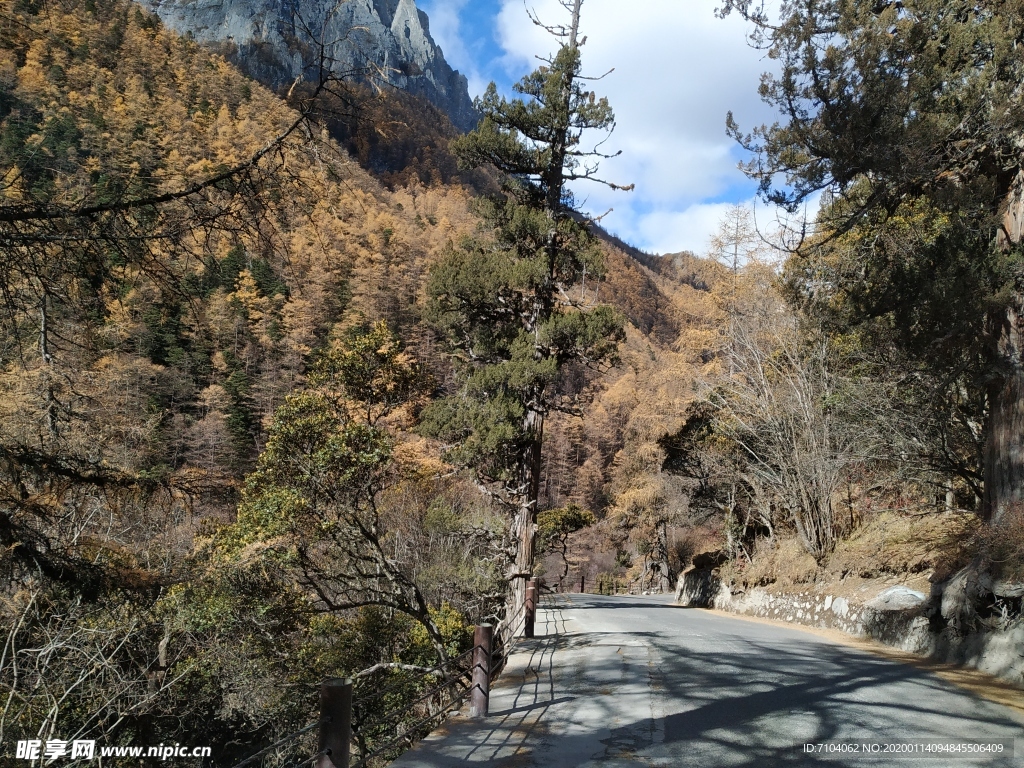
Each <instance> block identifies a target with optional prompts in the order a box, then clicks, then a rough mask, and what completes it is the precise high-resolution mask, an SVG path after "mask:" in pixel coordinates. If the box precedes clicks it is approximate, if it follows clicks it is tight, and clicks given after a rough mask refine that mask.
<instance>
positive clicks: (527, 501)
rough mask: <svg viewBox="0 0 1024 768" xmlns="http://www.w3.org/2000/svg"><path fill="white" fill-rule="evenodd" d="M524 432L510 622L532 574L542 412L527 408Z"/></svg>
mask: <svg viewBox="0 0 1024 768" xmlns="http://www.w3.org/2000/svg"><path fill="white" fill-rule="evenodd" d="M524 427H525V431H526V434H528V435H530V436H531V437H532V439H531V441H530V443H529V445H527V447H526V449H525V450H524V451H523V458H522V464H521V466H520V488H523V489H524V490H525V494H524V495H523V496H521V497H520V503H519V509H518V510H517V511H516V519H515V529H514V532H515V535H516V538H517V548H516V561H515V573H514V574H513V580H512V604H511V605H510V606H509V608H510V611H509V616H510V617H511V621H512V623H513V624H514V623H515V622H517V621H518V620H519V617H520V616H522V615H523V610H524V609H525V607H526V581H527V579H529V578H530V577H531V576H532V575H533V565H534V556H535V550H536V547H535V544H536V538H537V499H538V497H539V496H540V474H541V445H542V443H543V439H544V414H543V413H541V412H540V411H538V410H535V409H532V408H531V409H530V410H528V411H527V413H526V419H525V423H524Z"/></svg>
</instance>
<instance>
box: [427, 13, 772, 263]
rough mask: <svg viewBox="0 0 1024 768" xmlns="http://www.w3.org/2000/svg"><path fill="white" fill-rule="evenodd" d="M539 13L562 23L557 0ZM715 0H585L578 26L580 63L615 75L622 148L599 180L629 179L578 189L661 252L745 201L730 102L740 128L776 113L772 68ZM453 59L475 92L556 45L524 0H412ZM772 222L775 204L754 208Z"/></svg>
mask: <svg viewBox="0 0 1024 768" xmlns="http://www.w3.org/2000/svg"><path fill="white" fill-rule="evenodd" d="M528 2H529V7H530V8H532V9H534V10H535V11H536V12H537V14H538V15H539V16H540V17H541V18H542V19H544V20H545V21H550V22H555V23H557V22H561V21H563V20H564V19H565V12H564V10H563V9H562V8H561V7H560V5H559V4H558V2H557V0H528ZM718 4H720V0H631V2H629V3H626V2H623V0H586V1H585V3H584V6H583V15H582V25H581V26H582V32H583V34H585V35H586V36H587V37H588V42H587V44H586V46H585V47H584V48H583V63H584V69H585V71H587V72H589V73H592V74H602V73H604V72H606V71H607V70H609V69H611V68H612V67H614V68H615V72H613V73H612V74H611V75H609V76H608V77H607V78H606V79H605V80H603V81H601V82H600V83H598V84H597V85H596V90H597V91H598V93H599V94H602V95H606V96H608V98H609V101H610V102H611V104H612V107H613V108H614V109H615V113H616V118H617V121H618V127H617V129H616V132H615V135H614V136H613V137H612V139H611V141H610V142H609V144H608V145H607V146H608V147H610V148H613V149H614V150H620V149H621V150H622V152H623V154H622V156H621V157H618V158H616V159H615V160H612V161H608V162H607V163H605V165H604V166H603V173H604V175H605V176H606V177H609V178H611V179H612V180H614V181H616V182H619V183H622V184H630V183H635V184H636V191H634V192H632V193H628V194H624V193H613V192H611V191H609V190H606V189H604V188H601V187H598V186H596V185H589V188H588V187H587V186H581V187H579V188H577V189H575V190H574V192H575V193H576V196H577V198H578V199H581V200H584V201H585V205H584V207H585V209H587V211H588V212H589V213H591V214H601V213H604V212H605V211H606V210H608V209H609V208H614V211H613V212H612V213H611V214H609V215H608V217H607V218H606V219H604V220H603V223H604V224H605V226H606V227H607V228H608V229H609V230H611V231H613V232H615V233H616V234H618V235H620V236H621V237H623V238H624V239H626V240H627V241H629V242H631V243H633V244H634V245H637V246H638V247H641V248H644V249H646V250H649V251H653V252H656V253H670V252H675V251H681V250H692V251H694V252H696V253H703V252H705V250H706V248H707V241H708V238H709V237H710V235H711V234H712V233H713V232H714V230H715V229H716V228H717V226H718V223H719V221H720V220H721V217H722V215H723V214H724V211H725V209H726V208H727V207H728V206H729V205H730V204H733V203H752V202H753V195H754V185H753V184H751V183H750V182H749V181H748V180H747V179H746V178H745V177H744V176H743V174H742V173H740V171H739V170H738V169H737V168H736V164H737V162H738V161H739V160H740V159H741V158H742V153H741V151H740V149H739V147H737V146H736V145H735V143H734V142H733V141H732V140H731V139H729V138H728V137H727V136H726V135H725V116H726V112H727V111H728V110H730V109H731V110H732V111H733V112H734V113H735V114H736V117H737V119H738V120H739V122H740V125H741V126H742V127H744V128H751V127H753V126H754V125H755V124H760V123H762V122H771V121H773V120H774V115H773V114H772V113H771V112H770V110H769V109H768V108H767V107H766V106H765V105H763V104H762V103H761V101H760V99H759V98H758V96H757V87H758V83H759V80H760V75H761V73H762V72H763V71H764V70H765V69H767V68H769V67H770V66H771V62H769V61H768V60H767V59H766V58H765V57H764V54H763V52H761V51H756V50H753V49H751V48H750V47H749V46H748V45H747V42H746V38H745V33H746V28H745V26H744V24H743V22H742V21H740V20H739V19H737V18H728V19H725V20H721V19H717V18H716V17H715V15H714V9H715V7H716V5H718ZM418 5H419V6H420V7H421V8H422V9H423V10H424V11H426V13H427V15H428V16H429V17H430V29H431V34H432V36H433V37H434V39H435V41H436V42H437V43H438V44H439V45H440V46H441V47H442V49H443V50H444V53H445V58H446V59H447V60H448V62H449V63H450V64H451V65H452V66H453V67H455V68H456V69H458V70H460V71H461V72H462V73H463V74H465V75H466V76H467V78H469V82H470V93H471V94H472V95H474V96H476V95H479V94H480V93H481V92H482V91H483V89H484V88H485V87H486V86H487V83H488V82H490V81H491V80H494V81H495V82H497V84H498V86H499V88H501V90H502V91H504V92H508V89H509V86H510V85H511V83H512V82H514V81H515V80H518V79H519V78H520V77H522V76H523V75H525V74H526V73H527V72H529V71H530V70H532V69H533V68H534V67H535V66H536V65H537V61H536V59H535V58H534V57H535V56H536V55H537V54H545V53H550V52H551V51H552V50H553V49H554V47H555V43H554V40H553V38H550V37H549V36H547V35H546V33H545V32H544V31H543V30H540V29H538V28H537V27H535V26H534V25H533V24H531V22H530V20H529V18H528V16H527V12H526V6H525V5H524V3H523V0H418ZM757 218H758V221H759V224H762V225H763V226H764V227H765V228H768V227H769V225H770V221H771V220H774V213H773V212H770V211H768V210H766V209H765V208H764V207H763V206H762V205H759V206H758V208H757Z"/></svg>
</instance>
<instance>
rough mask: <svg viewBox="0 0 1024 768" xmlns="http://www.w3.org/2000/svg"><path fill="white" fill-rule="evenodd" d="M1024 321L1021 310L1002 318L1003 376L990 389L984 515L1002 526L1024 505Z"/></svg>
mask: <svg viewBox="0 0 1024 768" xmlns="http://www.w3.org/2000/svg"><path fill="white" fill-rule="evenodd" d="M1022 352H1024V317H1022V315H1021V310H1020V308H1019V307H1012V308H1010V309H1009V310H1007V312H1006V314H1005V316H1004V317H1002V318H1000V327H999V356H1000V357H1001V358H1002V362H1003V373H1002V375H1001V376H1000V377H998V378H997V379H996V380H995V381H994V382H993V383H992V385H991V386H990V388H989V414H988V429H987V430H986V433H987V434H986V437H985V455H984V472H985V496H984V499H983V502H982V513H983V515H984V517H985V518H986V519H987V520H988V521H989V522H991V523H995V524H998V523H999V522H1000V520H1002V519H1003V517H1004V516H1005V515H1006V512H1007V511H1008V510H1009V509H1011V508H1012V507H1013V506H1015V505H1018V504H1021V503H1022V502H1024V370H1022V359H1024V358H1022Z"/></svg>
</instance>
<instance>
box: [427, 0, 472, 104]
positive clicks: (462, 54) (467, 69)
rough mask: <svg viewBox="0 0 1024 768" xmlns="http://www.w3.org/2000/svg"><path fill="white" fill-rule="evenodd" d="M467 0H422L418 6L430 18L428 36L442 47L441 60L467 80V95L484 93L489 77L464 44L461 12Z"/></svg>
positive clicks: (467, 2)
mask: <svg viewBox="0 0 1024 768" xmlns="http://www.w3.org/2000/svg"><path fill="white" fill-rule="evenodd" d="M468 4H469V0H421V2H420V3H419V5H420V6H421V7H422V9H423V10H424V11H425V12H426V13H427V16H428V17H429V18H430V36H431V37H432V38H433V39H434V42H435V43H437V44H438V45H439V46H440V47H441V51H442V52H443V53H444V59H445V61H447V62H448V64H449V65H450V66H451V67H452V69H457V70H459V72H461V73H462V74H464V75H465V76H466V79H467V80H469V95H470V96H476V95H478V94H480V93H483V91H484V89H485V88H486V87H487V84H488V82H490V81H489V79H488V78H487V77H485V76H484V75H483V73H482V72H481V69H480V65H479V61H478V59H477V58H476V56H475V55H474V51H473V50H472V49H471V47H470V46H469V45H468V44H467V37H468V35H467V34H466V33H465V31H464V29H463V25H462V22H461V14H462V12H463V10H464V9H465V8H466V6H467V5H468Z"/></svg>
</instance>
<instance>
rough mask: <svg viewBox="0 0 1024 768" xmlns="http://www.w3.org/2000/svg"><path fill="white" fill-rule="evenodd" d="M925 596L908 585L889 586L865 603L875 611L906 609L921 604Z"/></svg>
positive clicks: (925, 598)
mask: <svg viewBox="0 0 1024 768" xmlns="http://www.w3.org/2000/svg"><path fill="white" fill-rule="evenodd" d="M927 599H928V598H927V596H926V595H925V594H924V593H922V592H918V591H917V590H914V589H910V588H909V587H904V586H897V587H889V588H888V589H886V590H883V591H882V592H879V593H878V595H876V596H875V597H874V598H873V599H872V600H869V601H868V602H867V603H866V604H865V605H866V606H867V607H868V608H871V609H872V610H875V611H906V610H909V609H912V608H917V607H918V606H920V605H922V604H923V603H924V601H925V600H927Z"/></svg>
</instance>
